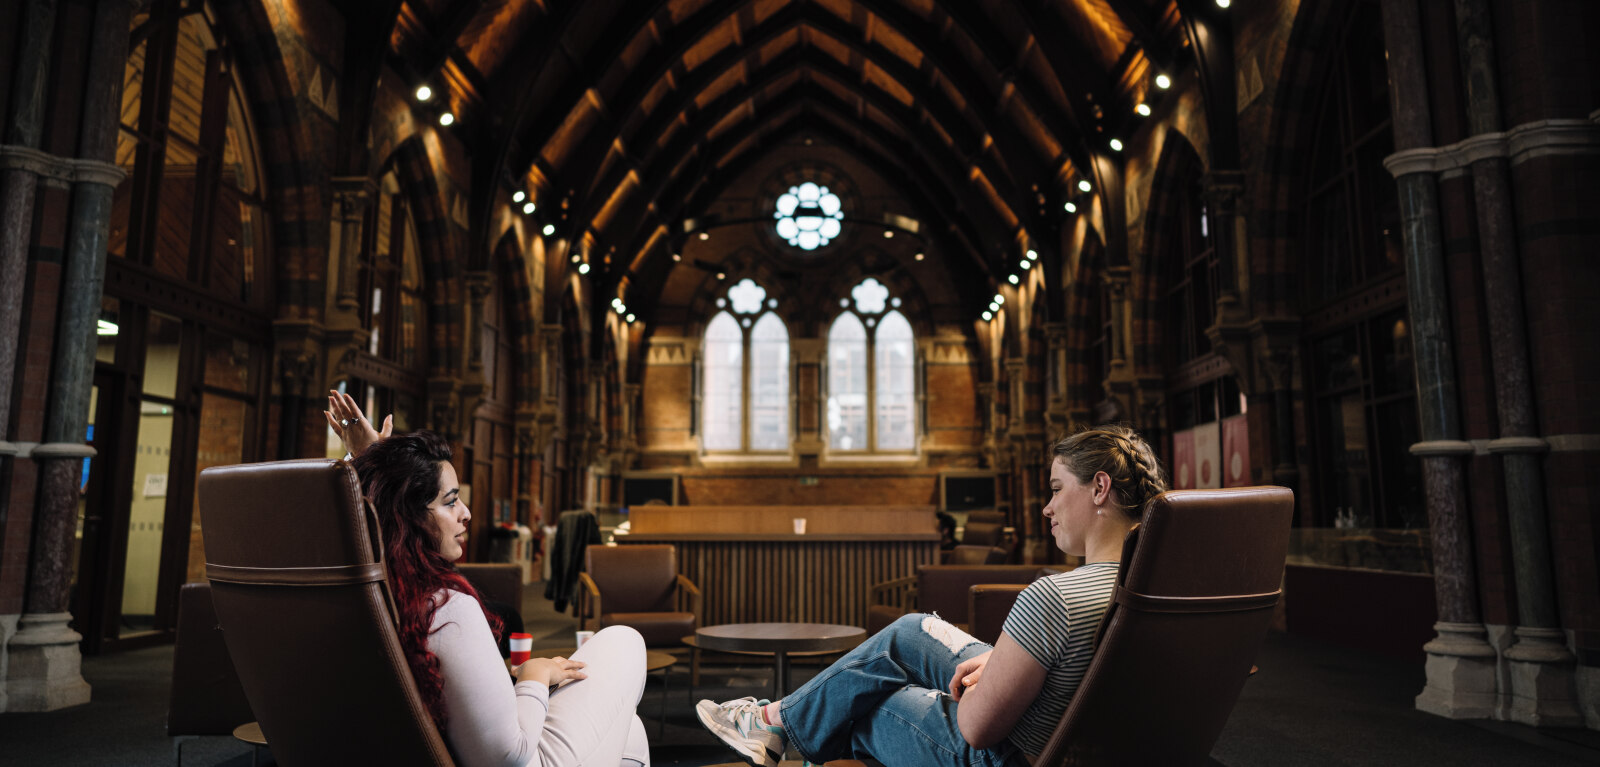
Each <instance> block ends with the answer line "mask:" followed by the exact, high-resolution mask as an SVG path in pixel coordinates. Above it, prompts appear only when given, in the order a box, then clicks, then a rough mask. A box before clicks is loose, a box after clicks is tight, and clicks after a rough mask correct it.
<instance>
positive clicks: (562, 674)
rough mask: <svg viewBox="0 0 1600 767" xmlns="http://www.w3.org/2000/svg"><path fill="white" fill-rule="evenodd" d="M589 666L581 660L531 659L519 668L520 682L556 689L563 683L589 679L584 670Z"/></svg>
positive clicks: (518, 679) (518, 677)
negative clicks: (539, 684)
mask: <svg viewBox="0 0 1600 767" xmlns="http://www.w3.org/2000/svg"><path fill="white" fill-rule="evenodd" d="M586 665H588V664H586V663H584V662H583V661H581V660H572V659H570V658H562V657H559V656H557V657H555V658H529V659H528V662H527V663H524V664H522V665H520V666H518V667H517V681H518V682H539V683H541V684H543V685H544V686H546V687H549V688H551V689H555V688H556V687H559V686H560V685H561V684H562V683H563V682H567V681H571V680H574V679H587V678H589V675H588V674H585V673H583V668H584V667H585V666H586Z"/></svg>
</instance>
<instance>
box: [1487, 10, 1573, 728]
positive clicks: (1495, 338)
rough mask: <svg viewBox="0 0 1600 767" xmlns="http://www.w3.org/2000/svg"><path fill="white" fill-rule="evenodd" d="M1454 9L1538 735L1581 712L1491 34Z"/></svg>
mask: <svg viewBox="0 0 1600 767" xmlns="http://www.w3.org/2000/svg"><path fill="white" fill-rule="evenodd" d="M1455 6H1456V24H1457V29H1456V31H1457V34H1458V40H1459V50H1460V53H1461V66H1462V69H1463V71H1464V72H1465V74H1466V77H1465V78H1464V80H1465V82H1466V85H1467V123H1468V128H1469V132H1470V133H1471V134H1472V137H1471V138H1469V139H1467V140H1466V141H1463V142H1462V147H1461V148H1462V150H1463V152H1464V154H1466V158H1465V159H1467V160H1468V161H1469V162H1470V167H1471V169H1472V186H1473V197H1474V202H1475V203H1476V208H1477V213H1478V215H1477V222H1478V243H1479V250H1480V256H1481V258H1482V259H1483V286H1484V304H1485V307H1486V309H1487V310H1488V325H1489V353H1490V356H1491V358H1492V360H1493V364H1494V398H1495V412H1496V413H1497V415H1498V416H1499V419H1500V420H1499V427H1500V430H1499V435H1498V439H1495V440H1492V441H1490V442H1489V452H1491V453H1494V454H1498V455H1499V456H1500V461H1501V470H1502V471H1503V472H1504V473H1505V488H1506V511H1507V516H1508V517H1509V520H1510V527H1511V557H1512V563H1513V568H1514V571H1515V573H1516V588H1517V622H1518V624H1520V625H1518V626H1517V628H1516V632H1515V633H1516V643H1515V644H1514V645H1512V647H1511V649H1509V650H1507V651H1506V659H1507V661H1508V663H1509V665H1510V670H1511V691H1510V692H1511V710H1510V718H1511V719H1513V720H1515V721H1518V722H1522V723H1524V724H1531V725H1535V726H1540V727H1582V726H1583V714H1582V713H1581V712H1580V711H1579V710H1578V708H1577V706H1576V705H1575V698H1576V690H1575V688H1574V686H1573V675H1574V671H1575V666H1576V661H1577V658H1576V656H1574V655H1573V654H1572V653H1571V652H1570V651H1569V650H1568V649H1567V639H1566V634H1565V632H1563V631H1562V630H1561V623H1560V617H1559V616H1558V615H1557V613H1556V599H1555V596H1556V590H1555V577H1554V574H1553V573H1552V572H1551V558H1550V535H1549V523H1548V521H1547V519H1546V514H1545V494H1544V475H1543V471H1542V468H1541V466H1540V456H1541V454H1543V453H1544V452H1545V451H1546V450H1547V449H1548V448H1549V445H1548V444H1547V443H1546V442H1545V440H1543V439H1541V438H1540V437H1539V428H1538V424H1537V417H1536V415H1535V412H1534V400H1533V386H1532V383H1531V380H1532V375H1531V367H1530V365H1529V364H1528V334H1527V322H1526V318H1525V316H1524V313H1523V306H1522V269H1521V264H1520V263H1519V258H1518V254H1517V242H1516V222H1515V221H1513V219H1512V189H1511V170H1510V161H1509V159H1508V158H1507V156H1506V155H1507V143H1506V137H1505V134H1504V133H1502V132H1501V130H1502V121H1501V118H1500V96H1499V93H1498V89H1497V87H1496V72H1495V65H1494V60H1495V57H1494V34H1493V31H1492V24H1491V20H1490V16H1489V7H1488V3H1487V2H1486V1H1485V0H1456V3H1455Z"/></svg>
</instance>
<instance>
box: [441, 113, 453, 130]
mask: <svg viewBox="0 0 1600 767" xmlns="http://www.w3.org/2000/svg"><path fill="white" fill-rule="evenodd" d="M455 121H456V116H455V115H453V114H450V113H449V112H445V113H444V114H442V115H439V124H440V125H443V126H445V127H449V126H451V125H454V124H455Z"/></svg>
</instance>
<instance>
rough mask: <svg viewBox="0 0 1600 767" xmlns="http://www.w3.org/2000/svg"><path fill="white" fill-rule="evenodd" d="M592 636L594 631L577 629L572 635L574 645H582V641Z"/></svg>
mask: <svg viewBox="0 0 1600 767" xmlns="http://www.w3.org/2000/svg"><path fill="white" fill-rule="evenodd" d="M592 636H594V632H593V631H579V632H578V633H577V634H576V635H575V636H574V641H575V642H576V643H577V645H576V646H578V647H582V646H583V643H584V642H587V641H589V637H592Z"/></svg>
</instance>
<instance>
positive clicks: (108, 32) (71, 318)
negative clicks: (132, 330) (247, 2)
mask: <svg viewBox="0 0 1600 767" xmlns="http://www.w3.org/2000/svg"><path fill="white" fill-rule="evenodd" d="M131 13H132V7H131V5H130V4H129V3H127V2H126V1H125V0H103V1H102V2H100V3H97V4H96V6H95V17H94V22H93V24H94V26H93V31H92V33H91V39H90V40H89V41H88V42H89V45H88V47H87V49H86V50H87V54H86V55H87V56H88V57H89V66H88V82H87V87H85V88H84V91H83V111H82V118H81V119H82V125H81V129H80V137H81V138H80V143H79V147H78V152H79V154H80V155H81V157H82V158H83V159H79V160H73V161H71V165H72V166H73V185H72V213H71V217H70V218H69V220H68V225H67V249H66V256H65V257H66V265H65V269H64V272H63V279H62V286H61V296H62V300H61V305H60V307H59V310H58V311H59V314H58V316H57V323H56V347H55V353H54V355H53V359H52V360H51V371H50V373H51V375H50V398H49V404H48V417H47V419H46V421H45V428H44V437H45V441H44V444H41V445H40V446H39V447H37V448H35V449H34V451H33V458H34V461H35V462H36V463H37V464H38V466H39V489H38V501H37V506H36V508H35V510H34V524H33V546H32V550H31V557H30V559H29V562H28V589H27V594H26V597H25V601H24V608H23V610H24V613H23V616H22V620H21V623H20V626H21V628H20V630H19V631H18V632H17V636H16V637H15V638H14V639H12V640H11V648H12V652H11V668H10V679H9V680H8V682H7V684H8V688H7V693H8V694H9V697H10V701H9V705H10V708H11V710H13V711H51V710H54V709H58V708H64V707H66V706H73V705H77V704H80V703H87V702H88V700H89V685H88V683H87V682H85V681H84V680H83V675H82V673H81V672H80V661H81V657H80V655H79V652H78V642H79V640H81V639H82V637H81V636H79V634H78V632H76V631H73V630H72V629H70V628H68V627H67V623H68V621H70V620H71V619H72V615H71V613H69V612H67V607H68V603H69V600H70V598H71V588H72V570H71V562H72V549H73V533H74V530H75V527H76V523H77V505H78V480H79V475H80V473H81V472H82V465H83V464H82V461H83V458H84V457H86V456H88V455H93V450H91V449H90V448H89V447H87V446H86V445H84V444H83V441H84V430H85V427H86V426H87V424H88V418H89V413H88V410H89V391H90V388H91V387H92V386H93V383H94V349H95V325H96V322H97V321H98V320H99V318H100V293H101V286H102V283H103V281H104V279H105V259H106V240H107V239H108V236H109V232H110V226H111V198H112V193H113V191H114V190H115V188H116V185H117V184H118V183H119V182H121V181H122V179H123V177H124V175H125V174H124V173H123V171H122V169H121V168H119V167H117V166H116V165H113V164H111V163H110V162H109V161H110V160H112V159H113V157H114V155H113V152H114V150H115V149H116V140H117V119H118V114H119V112H120V106H121V97H122V78H123V67H124V66H125V64H126V61H127V54H128V21H129V14H131Z"/></svg>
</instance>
